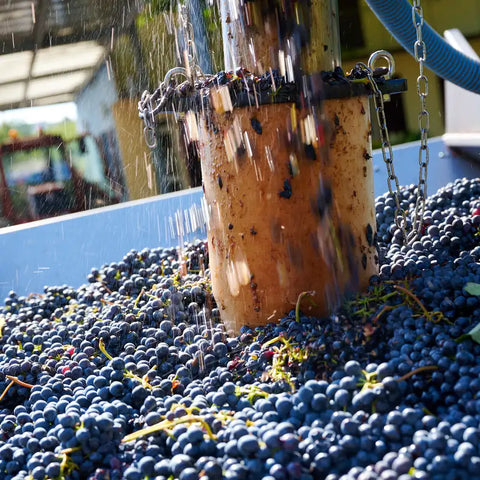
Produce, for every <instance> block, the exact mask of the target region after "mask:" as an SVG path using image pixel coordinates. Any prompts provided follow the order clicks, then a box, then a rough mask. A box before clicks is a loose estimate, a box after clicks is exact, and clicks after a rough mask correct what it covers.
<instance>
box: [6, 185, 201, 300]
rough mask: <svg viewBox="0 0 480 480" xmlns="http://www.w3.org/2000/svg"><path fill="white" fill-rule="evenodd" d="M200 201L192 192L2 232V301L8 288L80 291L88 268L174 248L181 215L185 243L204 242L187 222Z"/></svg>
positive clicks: (197, 213)
mask: <svg viewBox="0 0 480 480" xmlns="http://www.w3.org/2000/svg"><path fill="white" fill-rule="evenodd" d="M202 197H203V194H202V190H201V188H196V189H191V190H186V191H183V192H181V193H172V194H167V195H162V196H159V197H153V198H149V199H145V200H138V201H133V202H127V203H122V204H119V205H114V206H111V207H105V208H99V209H96V210H90V211H88V212H82V213H77V214H71V215H66V216H63V217H58V218H53V219H49V220H42V221H39V222H33V223H29V224H25V225H18V226H14V227H7V228H3V229H0V302H1V303H3V299H4V298H5V296H6V295H7V294H8V292H9V291H10V290H12V289H13V290H15V291H16V292H17V293H18V294H20V295H27V294H29V293H42V292H43V287H44V285H63V284H68V285H71V286H74V287H78V286H80V285H81V284H82V283H85V282H86V278H87V275H88V273H90V269H91V268H92V267H100V266H102V265H103V264H104V263H110V262H113V261H118V260H121V259H122V258H123V256H124V255H125V254H126V253H127V252H128V251H129V250H130V249H132V248H135V249H138V250H141V249H142V248H145V247H158V246H165V247H171V246H176V245H178V244H179V242H180V235H179V228H178V225H179V222H178V219H179V217H180V216H182V217H183V219H182V220H183V222H182V223H183V228H184V237H183V240H184V241H187V240H188V241H191V240H193V239H195V238H201V239H204V238H206V235H207V234H206V230H205V225H204V222H203V223H202V227H201V228H197V229H196V231H193V232H192V222H191V218H196V219H199V217H201V216H202V211H201V199H202ZM185 218H187V221H186V220H185ZM194 227H195V225H194Z"/></svg>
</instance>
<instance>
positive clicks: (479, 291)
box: [463, 282, 480, 297]
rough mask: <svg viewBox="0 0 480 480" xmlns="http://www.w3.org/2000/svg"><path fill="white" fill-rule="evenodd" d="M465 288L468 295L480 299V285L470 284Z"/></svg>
mask: <svg viewBox="0 0 480 480" xmlns="http://www.w3.org/2000/svg"><path fill="white" fill-rule="evenodd" d="M463 288H464V290H465V291H466V292H467V293H468V294H470V295H475V296H477V297H480V283H473V282H468V283H467V284H466V285H465V287H463Z"/></svg>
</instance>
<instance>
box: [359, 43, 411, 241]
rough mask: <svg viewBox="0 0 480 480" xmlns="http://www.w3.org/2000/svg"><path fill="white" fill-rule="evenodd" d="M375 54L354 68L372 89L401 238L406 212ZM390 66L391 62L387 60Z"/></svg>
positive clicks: (405, 224)
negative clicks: (374, 64) (376, 77)
mask: <svg viewBox="0 0 480 480" xmlns="http://www.w3.org/2000/svg"><path fill="white" fill-rule="evenodd" d="M381 53H382V55H381V56H382V57H384V58H387V59H390V58H391V55H390V54H389V53H388V52H381ZM374 55H375V56H372V57H370V61H369V66H367V65H365V64H364V63H357V65H356V68H359V69H361V70H362V71H363V73H364V74H365V75H366V76H367V79H368V81H369V83H370V86H371V87H372V90H373V101H374V104H375V113H376V117H377V122H378V127H379V130H380V140H381V148H382V155H383V161H384V162H385V166H386V168H387V185H388V191H389V193H390V195H391V196H392V197H393V199H394V201H395V213H394V216H395V224H396V225H397V227H398V228H399V229H400V230H401V231H402V233H403V238H407V214H406V213H405V211H404V210H403V209H402V207H401V205H400V183H399V181H398V177H397V175H396V174H395V168H394V166H393V150H392V144H391V143H390V137H389V134H388V127H387V119H386V117H385V105H384V101H383V93H382V92H381V90H380V88H379V87H378V85H377V82H376V81H375V78H374V76H373V63H374V61H375V60H376V59H377V58H378V57H379V52H376V53H375V54H374ZM389 64H390V66H392V64H393V63H391V62H390V61H389ZM389 70H390V72H389V73H390V74H392V73H393V69H392V68H390V69H389ZM392 183H393V184H392Z"/></svg>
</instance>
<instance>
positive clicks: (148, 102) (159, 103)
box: [138, 67, 191, 148]
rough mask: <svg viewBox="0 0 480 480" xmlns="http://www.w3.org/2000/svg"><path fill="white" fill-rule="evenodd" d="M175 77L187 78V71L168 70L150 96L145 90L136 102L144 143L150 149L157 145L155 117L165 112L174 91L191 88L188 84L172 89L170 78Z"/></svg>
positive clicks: (183, 69) (177, 68)
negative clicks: (141, 122) (142, 125)
mask: <svg viewBox="0 0 480 480" xmlns="http://www.w3.org/2000/svg"><path fill="white" fill-rule="evenodd" d="M177 75H183V76H184V77H186V76H187V71H186V69H185V68H183V67H175V68H172V69H170V70H169V71H168V72H167V74H166V75H165V78H164V80H163V82H162V83H161V84H160V86H159V87H158V88H157V89H155V90H154V92H153V93H152V94H150V93H149V92H148V90H145V91H144V92H143V93H142V96H141V98H140V101H139V102H138V111H139V116H140V118H141V119H143V123H144V125H145V127H144V129H143V134H144V136H145V142H146V144H147V145H148V147H150V148H155V147H156V145H157V139H156V135H155V116H156V115H158V113H160V112H161V111H162V110H165V107H166V105H167V102H168V101H169V100H170V99H171V98H172V97H173V95H174V94H175V90H176V89H180V90H182V89H183V88H189V87H191V84H190V82H189V81H188V80H187V81H186V82H183V83H181V84H180V85H178V86H176V87H174V86H173V85H172V78H173V77H174V76H177Z"/></svg>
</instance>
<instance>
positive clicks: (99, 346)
mask: <svg viewBox="0 0 480 480" xmlns="http://www.w3.org/2000/svg"><path fill="white" fill-rule="evenodd" d="M98 348H99V349H100V351H101V352H102V353H103V354H104V355H105V356H106V357H107V358H108V359H109V360H113V357H112V356H111V355H110V354H109V353H108V352H107V350H106V348H105V342H104V341H103V338H100V339H99V340H98Z"/></svg>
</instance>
